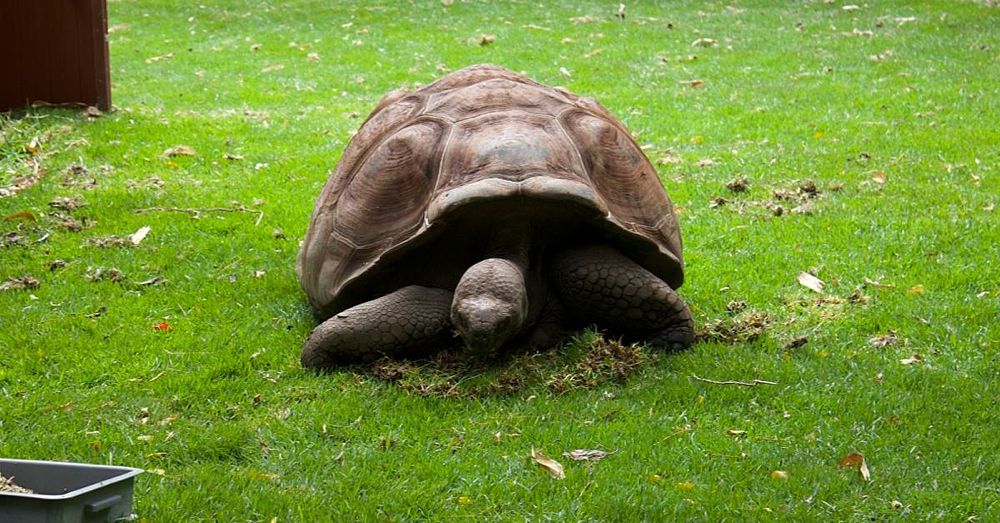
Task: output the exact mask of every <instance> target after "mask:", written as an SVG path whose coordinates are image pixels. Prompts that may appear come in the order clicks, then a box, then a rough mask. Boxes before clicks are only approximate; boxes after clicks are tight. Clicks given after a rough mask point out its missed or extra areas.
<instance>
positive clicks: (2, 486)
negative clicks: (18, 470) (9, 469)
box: [0, 475, 35, 494]
mask: <svg viewBox="0 0 1000 523" xmlns="http://www.w3.org/2000/svg"><path fill="white" fill-rule="evenodd" d="M0 492H13V493H15V494H34V493H35V491H33V490H31V489H27V488H24V487H22V486H20V485H18V484H17V483H14V478H7V477H4V476H2V475H0Z"/></svg>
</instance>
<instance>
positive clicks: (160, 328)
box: [153, 321, 170, 332]
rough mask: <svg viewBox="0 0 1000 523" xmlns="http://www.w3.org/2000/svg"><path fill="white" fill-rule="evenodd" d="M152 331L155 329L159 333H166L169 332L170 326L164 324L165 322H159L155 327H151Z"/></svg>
mask: <svg viewBox="0 0 1000 523" xmlns="http://www.w3.org/2000/svg"><path fill="white" fill-rule="evenodd" d="M153 329H155V330H157V331H160V332H163V331H168V330H170V324H169V323H167V322H165V321H161V322H160V323H157V324H156V325H153Z"/></svg>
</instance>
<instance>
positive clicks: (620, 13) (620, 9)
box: [615, 4, 625, 20]
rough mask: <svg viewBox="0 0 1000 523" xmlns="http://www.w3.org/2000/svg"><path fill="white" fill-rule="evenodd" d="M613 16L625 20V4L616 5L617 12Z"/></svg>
mask: <svg viewBox="0 0 1000 523" xmlns="http://www.w3.org/2000/svg"><path fill="white" fill-rule="evenodd" d="M615 16H616V17H618V18H620V19H622V20H624V19H625V4H618V12H617V13H615Z"/></svg>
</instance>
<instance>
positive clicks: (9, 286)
mask: <svg viewBox="0 0 1000 523" xmlns="http://www.w3.org/2000/svg"><path fill="white" fill-rule="evenodd" d="M38 286H39V283H38V280H37V279H36V278H34V277H33V276H21V277H16V278H7V280H5V281H4V282H3V283H0V291H19V290H24V289H37V288H38Z"/></svg>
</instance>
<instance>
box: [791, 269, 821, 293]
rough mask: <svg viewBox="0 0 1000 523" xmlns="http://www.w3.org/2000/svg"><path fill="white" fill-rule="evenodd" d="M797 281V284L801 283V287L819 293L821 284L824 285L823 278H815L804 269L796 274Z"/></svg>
mask: <svg viewBox="0 0 1000 523" xmlns="http://www.w3.org/2000/svg"><path fill="white" fill-rule="evenodd" d="M798 281H799V285H802V286H803V287H805V288H807V289H809V290H812V291H814V292H818V293H821V294H822V292H823V286H824V285H826V284H825V283H823V280H821V279H819V278H817V277H815V276H813V275H812V274H809V273H808V272H805V271H803V272H800V273H799V275H798Z"/></svg>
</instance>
